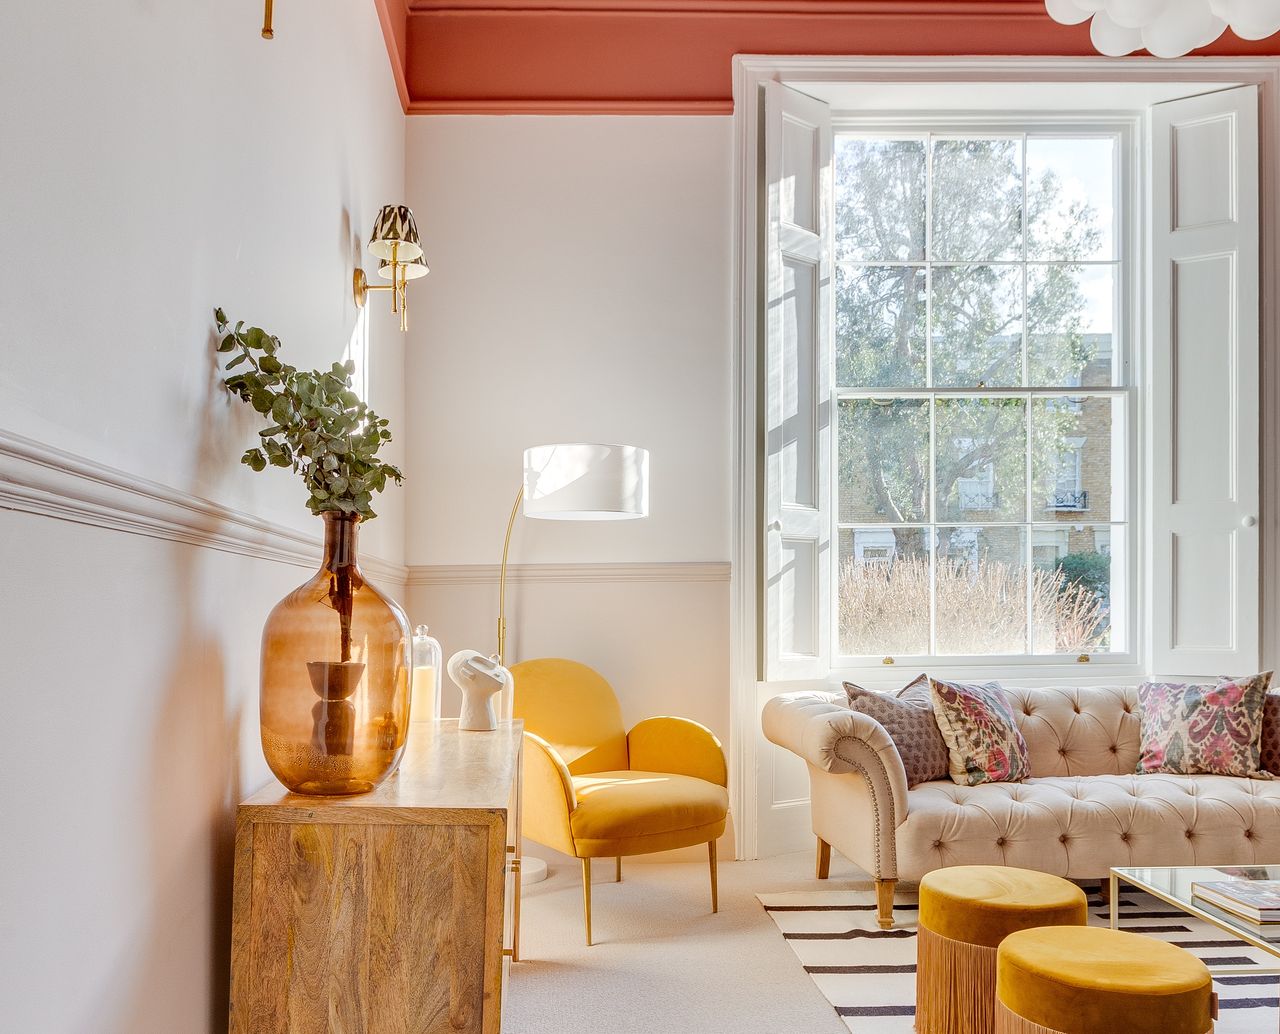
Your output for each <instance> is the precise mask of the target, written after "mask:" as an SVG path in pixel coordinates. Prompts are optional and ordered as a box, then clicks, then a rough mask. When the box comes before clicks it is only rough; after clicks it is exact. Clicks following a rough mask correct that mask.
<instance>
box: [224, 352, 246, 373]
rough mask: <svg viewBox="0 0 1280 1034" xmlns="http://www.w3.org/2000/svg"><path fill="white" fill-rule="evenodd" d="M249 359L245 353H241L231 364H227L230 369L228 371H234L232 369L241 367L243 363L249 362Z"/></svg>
mask: <svg viewBox="0 0 1280 1034" xmlns="http://www.w3.org/2000/svg"><path fill="white" fill-rule="evenodd" d="M248 359H249V357H248V356H247V355H245V354H244V353H243V352H241V353H240V354H239V355H238V356H236V357H235V358H234V359H232V360H231V361H230V362H229V363H227V369H228V370H232V369H234V368H235V367H237V366H239V365H240V364H241V363H243V362H247V361H248Z"/></svg>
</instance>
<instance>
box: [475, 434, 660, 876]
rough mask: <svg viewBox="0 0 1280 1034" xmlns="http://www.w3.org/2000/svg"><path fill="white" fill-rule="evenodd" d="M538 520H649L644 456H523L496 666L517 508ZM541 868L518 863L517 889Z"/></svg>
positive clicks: (563, 449) (587, 451)
mask: <svg viewBox="0 0 1280 1034" xmlns="http://www.w3.org/2000/svg"><path fill="white" fill-rule="evenodd" d="M522 506H523V512H524V515H525V516H526V517H533V518H535V519H536V520H544V521H627V520H635V519H637V518H639V517H648V516H649V451H648V450H647V449H640V448H637V447H636V446H634V445H598V444H592V443H587V442H570V443H566V444H560V445H535V446H534V447H533V448H531V449H525V451H524V478H523V480H522V481H521V483H520V491H518V492H517V493H516V501H515V504H514V505H513V506H512V507H511V516H510V518H508V520H507V536H506V538H505V539H503V540H502V566H501V568H499V570H498V663H499V664H505V663H506V652H507V557H508V555H509V554H510V552H511V531H512V529H513V528H515V526H516V517H517V516H519V515H520V513H521V508H522ZM546 876H547V863H546V862H544V861H542V860H541V859H540V858H524V859H523V864H522V867H521V869H520V882H521V883H522V884H527V883H537V882H539V881H540V880H544V879H546Z"/></svg>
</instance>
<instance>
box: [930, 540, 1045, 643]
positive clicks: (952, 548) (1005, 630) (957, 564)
mask: <svg viewBox="0 0 1280 1034" xmlns="http://www.w3.org/2000/svg"><path fill="white" fill-rule="evenodd" d="M1025 535H1026V530H1025V529H1024V528H939V529H938V538H937V552H938V556H937V575H936V577H937V590H936V595H935V599H936V602H937V608H938V630H937V652H938V653H940V654H943V655H952V654H954V655H965V654H1008V653H1026V652H1027V580H1026V538H1025Z"/></svg>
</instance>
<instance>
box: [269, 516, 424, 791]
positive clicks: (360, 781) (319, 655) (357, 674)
mask: <svg viewBox="0 0 1280 1034" xmlns="http://www.w3.org/2000/svg"><path fill="white" fill-rule="evenodd" d="M323 517H324V560H323V561H322V562H321V564H320V570H319V571H317V572H316V574H315V576H314V577H313V578H312V579H311V580H310V581H308V582H307V583H306V584H305V585H302V586H300V587H298V588H297V589H294V591H293V592H291V593H289V595H288V596H286V597H285V598H284V599H282V600H281V601H280V602H279V603H277V604H276V605H275V608H274V609H273V610H272V611H271V616H270V617H268V618H267V625H266V628H264V629H263V631H262V693H261V704H260V706H261V722H262V750H263V753H264V754H266V756H267V764H268V765H270V766H271V771H272V772H274V773H275V774H276V778H277V779H279V780H280V782H282V783H284V785H285V786H287V787H288V788H289V789H290V790H293V791H294V792H295V793H305V794H317V795H324V796H329V795H337V794H352V793H366V792H368V791H369V790H372V789H373V788H374V787H375V786H377V785H378V784H379V783H380V782H382V780H383V779H385V778H386V777H387V776H388V775H390V774H391V773H392V772H393V771H395V768H396V765H398V764H399V763H400V757H401V755H402V754H403V753H404V745H405V738H406V736H407V735H408V731H409V672H410V670H411V665H412V653H411V647H410V638H409V622H408V620H407V619H406V618H405V614H404V611H403V610H401V609H400V607H399V606H398V605H397V604H396V603H395V602H394V601H392V600H389V599H387V597H385V596H384V595H382V593H380V592H379V591H378V590H377V589H375V588H374V587H373V586H372V585H370V584H369V583H368V581H366V580H365V577H364V575H363V574H361V573H360V565H359V564H358V563H357V560H356V529H357V528H358V527H359V522H360V518H359V517H356V516H354V515H348V514H342V513H326V514H324V515H323Z"/></svg>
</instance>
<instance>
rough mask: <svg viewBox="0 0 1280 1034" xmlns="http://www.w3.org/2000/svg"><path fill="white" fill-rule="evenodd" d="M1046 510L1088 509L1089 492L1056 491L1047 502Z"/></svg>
mask: <svg viewBox="0 0 1280 1034" xmlns="http://www.w3.org/2000/svg"><path fill="white" fill-rule="evenodd" d="M1044 508H1045V509H1046V510H1087V509H1089V493H1088V492H1054V493H1053V495H1052V496H1050V497H1049V500H1048V502H1046V503H1045V507H1044Z"/></svg>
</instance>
